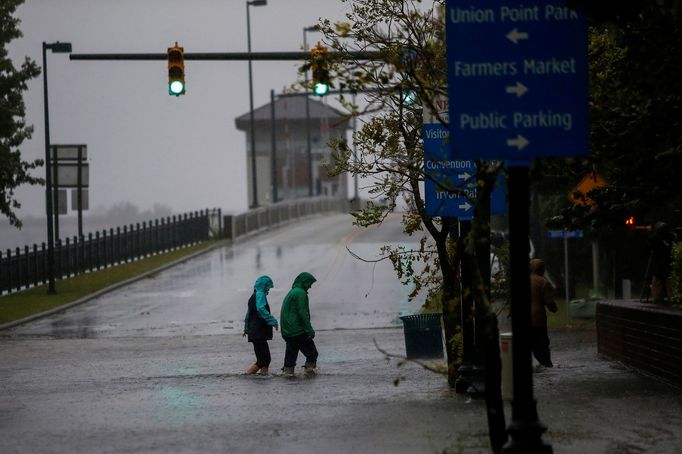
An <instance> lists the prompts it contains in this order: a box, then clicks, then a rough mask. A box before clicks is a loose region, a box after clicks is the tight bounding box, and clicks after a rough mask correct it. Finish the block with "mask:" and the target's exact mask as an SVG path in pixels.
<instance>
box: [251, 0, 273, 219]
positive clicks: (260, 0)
mask: <svg viewBox="0 0 682 454" xmlns="http://www.w3.org/2000/svg"><path fill="white" fill-rule="evenodd" d="M267 4H268V2H267V0H250V1H247V2H246V39H247V50H248V51H249V54H251V17H250V14H249V7H250V6H265V5H267ZM249 122H250V129H251V187H252V191H253V202H252V203H251V208H257V207H258V182H257V180H256V130H255V124H254V119H253V71H252V69H251V59H249Z"/></svg>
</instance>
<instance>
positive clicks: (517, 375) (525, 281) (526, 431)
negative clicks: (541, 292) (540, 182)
mask: <svg viewBox="0 0 682 454" xmlns="http://www.w3.org/2000/svg"><path fill="white" fill-rule="evenodd" d="M508 172H509V182H508V184H509V241H510V251H509V252H510V262H511V266H510V268H511V273H510V277H511V279H510V280H511V282H510V287H511V317H512V338H513V339H514V349H513V351H512V358H513V361H514V372H513V377H514V400H513V401H512V419H511V422H510V424H509V426H508V427H507V432H509V435H510V437H511V439H510V440H509V442H507V444H506V445H505V446H504V448H503V451H502V452H504V453H505V454H511V453H515V454H516V453H519V454H521V453H529V452H532V453H551V452H552V447H551V445H547V444H545V443H544V442H543V441H542V433H543V432H544V431H545V430H547V428H546V427H545V426H544V425H543V424H542V423H540V421H539V419H538V412H537V406H536V402H535V399H534V397H533V362H532V358H531V346H532V341H531V323H530V274H529V271H528V267H529V258H528V253H529V246H528V231H529V228H528V216H529V202H530V182H529V177H528V164H527V163H524V164H519V163H518V162H516V163H513V162H510V163H509V169H508Z"/></svg>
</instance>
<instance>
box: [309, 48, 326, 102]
mask: <svg viewBox="0 0 682 454" xmlns="http://www.w3.org/2000/svg"><path fill="white" fill-rule="evenodd" d="M310 69H311V71H312V73H313V93H314V94H315V96H326V95H327V94H328V93H329V88H330V86H331V77H330V76H329V63H328V61H327V48H326V47H324V46H323V45H322V44H320V43H319V42H318V43H317V46H315V47H313V48H312V49H311V50H310Z"/></svg>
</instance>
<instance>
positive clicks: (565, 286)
mask: <svg viewBox="0 0 682 454" xmlns="http://www.w3.org/2000/svg"><path fill="white" fill-rule="evenodd" d="M564 288H565V291H564V294H565V295H566V321H568V320H569V319H570V317H571V311H570V307H569V304H568V298H569V294H568V235H564Z"/></svg>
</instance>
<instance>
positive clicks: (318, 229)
mask: <svg viewBox="0 0 682 454" xmlns="http://www.w3.org/2000/svg"><path fill="white" fill-rule="evenodd" d="M351 219H352V218H351V217H350V216H349V215H335V216H326V217H325V216H320V217H314V218H311V219H308V220H307V221H304V222H302V223H298V224H295V225H290V226H288V227H285V228H282V229H279V230H276V231H274V232H272V233H268V234H264V235H261V236H258V237H255V238H253V239H250V240H248V241H245V242H243V243H239V244H237V245H234V246H232V247H223V248H219V249H216V250H214V251H211V252H209V253H207V254H204V255H202V256H200V257H198V258H196V259H194V260H191V261H189V262H186V263H183V264H180V265H178V266H176V267H174V268H172V269H170V270H166V271H164V272H161V273H158V274H157V275H155V276H152V277H150V278H147V279H143V280H141V281H138V282H136V283H134V284H132V285H130V286H127V287H125V288H122V289H119V290H116V291H113V292H111V293H109V294H106V295H104V296H102V297H100V298H98V299H97V300H96V301H93V302H90V303H88V304H86V305H83V306H80V307H75V308H72V309H70V310H69V311H67V312H65V313H63V314H59V315H56V316H53V317H49V318H46V319H44V320H40V321H37V322H35V323H31V324H29V325H25V326H24V327H21V328H18V329H16V330H14V331H13V332H14V334H15V335H22V336H23V335H27V336H50V337H82V338H92V337H121V336H144V337H146V336H168V335H171V336H177V335H207V334H224V333H232V332H241V330H242V328H243V319H244V313H245V308H246V301H247V300H248V298H249V296H250V294H251V292H252V291H253V283H254V281H255V280H256V278H257V277H258V276H259V275H261V274H267V275H269V276H270V277H272V279H273V281H274V283H275V288H273V289H272V290H271V291H270V295H269V297H268V301H269V303H270V307H271V310H272V312H273V313H274V314H275V315H278V314H279V310H280V307H281V303H282V300H283V298H284V296H285V295H286V292H287V291H288V290H289V289H290V288H291V284H292V282H293V280H294V278H295V277H296V275H297V274H298V273H300V272H302V271H308V272H310V273H312V274H313V275H314V276H315V277H316V278H317V282H316V283H315V284H314V286H313V288H312V289H311V290H310V292H309V295H310V300H311V303H312V306H313V309H312V317H313V326H314V328H315V329H337V328H368V327H385V326H399V325H400V320H399V319H398V318H397V317H398V315H399V314H400V313H414V312H416V311H417V310H418V309H419V306H420V304H421V303H420V302H411V303H409V304H408V302H407V294H408V292H409V290H410V289H409V288H408V287H403V286H402V285H401V284H400V282H399V281H398V279H397V278H396V276H395V273H394V272H393V269H392V266H391V264H390V262H389V261H382V262H379V263H366V262H362V261H359V260H357V259H355V258H353V257H352V256H351V255H350V254H349V253H348V251H347V250H346V247H348V248H350V249H351V250H352V251H353V252H354V253H355V254H358V255H360V256H361V257H363V258H366V259H375V258H377V257H379V256H380V250H379V248H380V247H381V246H382V244H384V243H386V244H393V245H397V246H405V247H407V248H409V247H411V246H412V245H414V240H413V239H411V238H409V237H407V236H406V235H404V234H402V229H401V225H400V222H399V217H398V215H394V216H393V217H392V218H391V219H390V220H389V222H387V223H386V224H385V225H383V226H381V227H380V228H370V229H362V228H357V227H356V228H353V227H352V225H351Z"/></svg>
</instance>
